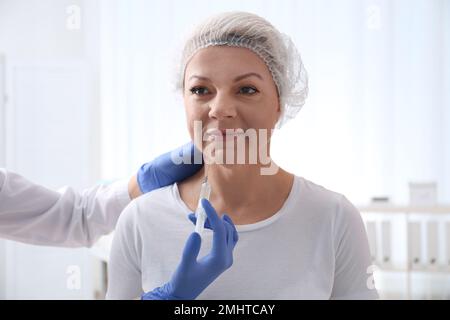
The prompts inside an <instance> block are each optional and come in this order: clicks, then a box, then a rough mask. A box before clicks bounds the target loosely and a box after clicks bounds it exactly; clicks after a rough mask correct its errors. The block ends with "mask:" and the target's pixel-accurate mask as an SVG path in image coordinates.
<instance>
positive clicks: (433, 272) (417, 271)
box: [359, 206, 450, 299]
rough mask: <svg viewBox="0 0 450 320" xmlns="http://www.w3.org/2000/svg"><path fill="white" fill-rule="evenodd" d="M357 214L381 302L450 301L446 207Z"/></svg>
mask: <svg viewBox="0 0 450 320" xmlns="http://www.w3.org/2000/svg"><path fill="white" fill-rule="evenodd" d="M359 210H360V212H361V215H362V218H363V220H364V223H365V226H366V231H367V236H368V240H369V246H370V250H371V256H372V260H373V264H374V265H375V266H376V267H377V268H376V270H377V271H376V275H375V276H374V278H375V283H376V285H377V288H378V289H379V291H380V296H381V298H386V299H390V298H396V299H450V207H442V206H436V207H394V206H373V207H360V208H359Z"/></svg>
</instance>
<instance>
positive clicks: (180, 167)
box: [137, 142, 203, 193]
mask: <svg viewBox="0 0 450 320" xmlns="http://www.w3.org/2000/svg"><path fill="white" fill-rule="evenodd" d="M173 157H175V158H178V159H187V158H189V159H190V161H189V162H190V163H184V162H183V163H180V164H177V163H174V161H173V159H172V158H173ZM195 159H200V160H201V159H202V158H201V154H200V151H199V150H197V149H196V148H195V146H194V144H193V143H192V142H190V143H188V144H186V145H184V146H182V147H180V148H177V149H175V150H173V151H170V152H167V153H164V154H162V155H160V156H158V157H157V158H155V159H154V160H153V161H151V162H148V163H145V164H143V165H142V166H141V168H140V169H139V171H138V173H137V183H138V185H139V189H140V190H141V192H142V193H147V192H150V191H152V190H155V189H158V188H161V187H165V186H168V185H169V184H172V183H174V182H180V181H182V180H184V179H186V178H187V177H190V176H192V175H193V174H194V173H196V172H197V171H198V170H200V169H201V168H202V166H203V162H202V161H199V162H201V163H195Z"/></svg>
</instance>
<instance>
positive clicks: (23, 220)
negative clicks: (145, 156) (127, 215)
mask: <svg viewBox="0 0 450 320" xmlns="http://www.w3.org/2000/svg"><path fill="white" fill-rule="evenodd" d="M129 202H130V198H129V195H128V184H127V182H126V181H118V182H115V183H113V184H110V185H98V186H95V187H92V188H90V189H86V190H84V191H83V192H81V193H78V192H76V191H75V190H74V189H72V188H69V187H65V188H63V189H60V190H59V191H54V190H49V189H47V188H45V187H43V186H40V185H37V184H35V183H32V182H30V181H28V180H27V179H25V178H23V177H21V176H20V175H18V174H15V173H12V172H9V171H7V170H5V169H1V168H0V238H6V239H9V240H14V241H20V242H25V243H29V244H35V245H47V246H57V247H82V246H88V247H89V246H92V245H93V244H94V243H95V241H96V240H97V239H98V238H99V237H100V236H102V235H105V234H108V233H109V232H111V231H112V230H113V229H114V227H115V225H116V222H117V219H118V217H119V215H120V213H121V212H122V210H123V209H124V208H125V206H126V205H127V204H128V203H129Z"/></svg>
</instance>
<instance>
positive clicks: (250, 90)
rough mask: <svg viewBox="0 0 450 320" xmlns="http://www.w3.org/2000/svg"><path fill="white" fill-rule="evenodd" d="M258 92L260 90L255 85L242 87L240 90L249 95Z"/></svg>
mask: <svg viewBox="0 0 450 320" xmlns="http://www.w3.org/2000/svg"><path fill="white" fill-rule="evenodd" d="M257 92H258V90H256V89H255V88H253V87H242V88H241V89H240V90H239V93H243V94H248V95H253V94H255V93H257Z"/></svg>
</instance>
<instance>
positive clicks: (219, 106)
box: [208, 95, 237, 120]
mask: <svg viewBox="0 0 450 320" xmlns="http://www.w3.org/2000/svg"><path fill="white" fill-rule="evenodd" d="M236 114H237V112H236V107H235V101H233V99H232V98H229V97H225V96H219V95H217V96H216V98H215V99H213V100H212V101H211V102H210V105H209V114H208V115H209V117H210V118H213V119H215V120H223V119H226V118H234V117H236Z"/></svg>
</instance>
